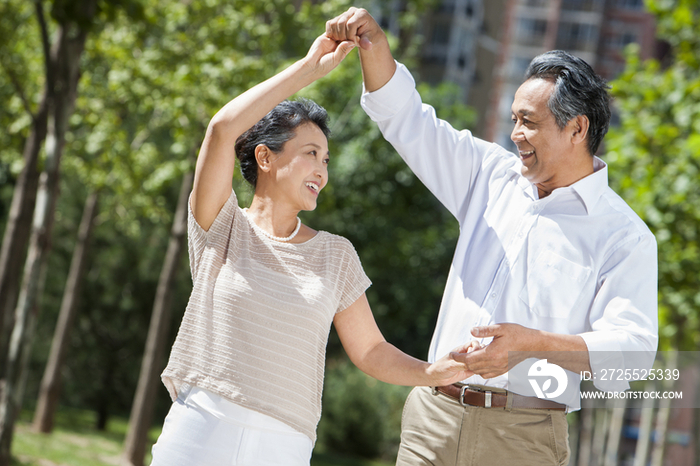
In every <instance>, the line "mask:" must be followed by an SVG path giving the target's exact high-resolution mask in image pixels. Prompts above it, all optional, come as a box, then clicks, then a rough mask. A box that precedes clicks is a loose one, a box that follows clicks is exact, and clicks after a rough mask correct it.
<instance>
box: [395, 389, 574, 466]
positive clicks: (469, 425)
mask: <svg viewBox="0 0 700 466" xmlns="http://www.w3.org/2000/svg"><path fill="white" fill-rule="evenodd" d="M494 391H497V390H494ZM568 460H569V433H568V424H567V421H566V415H565V414H564V412H563V411H551V410H547V409H507V408H480V407H475V406H466V407H463V406H461V405H460V404H459V403H458V402H457V401H456V400H454V399H452V398H450V397H448V396H446V395H442V394H437V395H433V394H432V391H431V389H430V388H428V387H416V388H414V389H413V391H411V393H410V394H409V395H408V398H407V400H406V405H405V406H404V410H403V418H402V421H401V447H400V448H399V454H398V458H397V460H396V464H397V466H418V465H420V466H425V465H434V466H457V465H459V466H489V465H493V466H508V465H511V464H517V465H518V466H527V465H533V466H535V465H536V466H542V465H561V466H565V465H566V464H568Z"/></svg>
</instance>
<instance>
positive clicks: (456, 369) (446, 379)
mask: <svg viewBox="0 0 700 466" xmlns="http://www.w3.org/2000/svg"><path fill="white" fill-rule="evenodd" d="M479 348H481V345H480V344H479V342H478V341H477V340H472V341H471V342H469V343H467V344H466V345H462V346H459V347H457V348H455V349H454V350H453V351H451V352H450V353H448V354H446V355H445V356H443V357H442V358H440V359H438V360H437V361H435V362H434V363H433V364H431V365H430V367H428V371H427V373H428V375H429V376H430V378H431V379H435V383H434V384H433V386H435V387H439V386H443V385H450V384H453V383H455V382H459V381H460V380H464V379H466V378H469V377H471V376H472V375H474V372H473V371H471V370H469V367H468V366H467V364H466V363H464V362H461V361H457V360H456V359H455V356H457V355H459V354H464V353H471V352H472V351H475V350H477V349H479Z"/></svg>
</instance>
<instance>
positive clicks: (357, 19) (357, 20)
mask: <svg viewBox="0 0 700 466" xmlns="http://www.w3.org/2000/svg"><path fill="white" fill-rule="evenodd" d="M326 35H327V36H328V37H330V38H331V39H333V40H338V41H343V40H349V41H352V42H354V43H355V44H356V45H359V46H360V48H361V49H363V50H372V47H373V46H374V43H375V41H379V40H386V36H385V35H384V31H382V28H381V27H379V24H377V22H376V21H375V20H374V18H372V15H370V14H369V13H368V12H367V10H365V9H364V8H355V7H351V8H350V9H349V10H348V11H346V12H345V13H343V14H341V15H339V16H336V17H335V18H333V19H331V20H329V21H327V22H326Z"/></svg>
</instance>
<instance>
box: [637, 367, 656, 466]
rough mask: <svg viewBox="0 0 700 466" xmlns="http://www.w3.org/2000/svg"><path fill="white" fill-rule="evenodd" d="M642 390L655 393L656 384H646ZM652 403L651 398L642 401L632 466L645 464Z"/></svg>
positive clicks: (650, 430) (650, 429)
mask: <svg viewBox="0 0 700 466" xmlns="http://www.w3.org/2000/svg"><path fill="white" fill-rule="evenodd" d="M644 389H645V390H646V391H648V392H650V393H651V392H655V391H656V383H654V381H650V382H647V383H646V384H645V387H644ZM654 403H655V400H654V399H653V398H651V397H649V398H645V399H644V401H642V411H641V413H640V415H639V434H638V435H637V446H636V447H635V450H634V465H633V466H646V464H647V454H648V452H649V444H650V441H651V436H652V423H653V421H654Z"/></svg>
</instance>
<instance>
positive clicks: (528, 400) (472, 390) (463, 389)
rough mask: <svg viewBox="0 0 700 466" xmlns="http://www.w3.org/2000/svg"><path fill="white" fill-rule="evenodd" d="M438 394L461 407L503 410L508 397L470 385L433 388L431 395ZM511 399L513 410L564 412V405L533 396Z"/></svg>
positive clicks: (504, 394) (514, 396)
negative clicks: (530, 409) (528, 409)
mask: <svg viewBox="0 0 700 466" xmlns="http://www.w3.org/2000/svg"><path fill="white" fill-rule="evenodd" d="M436 392H440V393H442V394H443V395H447V396H449V397H450V398H453V399H455V400H457V401H458V402H459V404H461V405H462V406H465V405H469V406H479V407H481V408H505V407H506V404H507V400H508V395H507V394H506V393H501V392H492V391H491V390H485V389H484V388H482V387H479V388H476V387H473V386H470V385H457V384H452V385H445V386H442V387H433V394H437V393H436ZM510 396H511V397H513V405H512V407H513V408H521V409H525V408H536V409H553V410H556V411H566V405H563V404H561V403H557V402H555V401H550V400H542V399H540V398H536V397H534V396H522V395H518V394H516V393H513V392H511V393H510Z"/></svg>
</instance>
